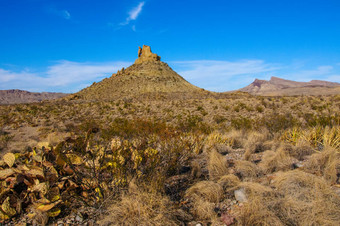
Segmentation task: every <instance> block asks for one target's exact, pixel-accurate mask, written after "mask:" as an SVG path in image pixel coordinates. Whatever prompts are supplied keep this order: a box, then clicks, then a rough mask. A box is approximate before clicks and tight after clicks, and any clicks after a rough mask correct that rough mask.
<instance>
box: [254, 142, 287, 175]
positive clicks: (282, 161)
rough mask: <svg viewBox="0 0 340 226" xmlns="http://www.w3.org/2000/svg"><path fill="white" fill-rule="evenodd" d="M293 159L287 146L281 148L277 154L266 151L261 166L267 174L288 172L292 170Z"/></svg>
mask: <svg viewBox="0 0 340 226" xmlns="http://www.w3.org/2000/svg"><path fill="white" fill-rule="evenodd" d="M292 164H293V159H292V158H291V157H290V156H289V152H288V151H287V148H286V147H285V146H280V147H279V148H278V150H277V151H276V152H274V151H266V152H264V153H263V156H262V161H261V162H260V164H259V166H260V167H261V169H262V170H263V171H264V172H265V173H273V172H276V171H286V170H290V169H292Z"/></svg>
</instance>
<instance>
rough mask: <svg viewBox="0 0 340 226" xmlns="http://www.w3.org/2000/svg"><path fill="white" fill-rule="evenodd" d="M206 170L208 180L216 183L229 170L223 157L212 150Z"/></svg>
mask: <svg viewBox="0 0 340 226" xmlns="http://www.w3.org/2000/svg"><path fill="white" fill-rule="evenodd" d="M208 170H209V178H210V180H213V181H217V180H218V179H220V178H221V177H222V176H224V175H226V174H228V172H229V170H228V165H227V162H226V159H225V157H224V156H223V155H221V154H219V153H218V152H217V151H215V150H212V151H211V152H210V154H209V162H208Z"/></svg>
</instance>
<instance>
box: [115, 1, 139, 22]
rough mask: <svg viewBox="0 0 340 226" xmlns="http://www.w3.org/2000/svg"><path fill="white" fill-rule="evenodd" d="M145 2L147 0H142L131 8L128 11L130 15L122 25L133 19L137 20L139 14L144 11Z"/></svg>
mask: <svg viewBox="0 0 340 226" xmlns="http://www.w3.org/2000/svg"><path fill="white" fill-rule="evenodd" d="M144 4H145V2H140V3H139V4H138V5H137V6H136V7H134V8H133V9H131V10H130V11H129V12H128V15H129V16H128V17H127V18H126V19H125V21H124V22H122V23H120V25H121V26H125V25H128V24H129V23H130V22H131V21H132V20H136V19H137V17H138V16H139V14H140V13H141V12H142V10H143V6H144Z"/></svg>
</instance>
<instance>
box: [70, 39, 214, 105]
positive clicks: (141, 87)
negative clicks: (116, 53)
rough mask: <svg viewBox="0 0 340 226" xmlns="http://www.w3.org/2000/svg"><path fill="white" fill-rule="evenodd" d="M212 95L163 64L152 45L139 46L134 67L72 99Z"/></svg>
mask: <svg viewBox="0 0 340 226" xmlns="http://www.w3.org/2000/svg"><path fill="white" fill-rule="evenodd" d="M204 94H210V92H208V91H204V90H203V89H201V88H198V87H196V86H194V85H192V84H190V83H189V82H187V81H186V80H185V79H184V78H183V77H181V76H180V75H178V74H177V73H176V72H175V71H173V70H172V69H171V68H170V67H169V66H168V64H166V63H164V62H162V61H161V60H160V57H159V56H158V55H157V54H154V53H152V52H151V48H150V47H149V46H146V45H143V48H141V47H139V51H138V58H137V60H136V61H135V63H134V64H133V65H131V66H130V67H128V68H126V69H125V68H122V69H121V70H120V71H118V72H117V73H115V74H112V76H111V77H110V78H105V79H104V80H102V81H101V82H98V83H93V84H92V85H91V86H90V87H87V88H85V89H83V90H81V91H79V92H78V93H75V94H73V95H71V96H69V97H68V98H69V99H71V100H74V99H80V100H116V99H119V98H122V97H124V98H128V97H143V96H149V97H154V96H157V95H158V96H159V95H171V96H174V97H176V98H185V97H192V96H195V95H204Z"/></svg>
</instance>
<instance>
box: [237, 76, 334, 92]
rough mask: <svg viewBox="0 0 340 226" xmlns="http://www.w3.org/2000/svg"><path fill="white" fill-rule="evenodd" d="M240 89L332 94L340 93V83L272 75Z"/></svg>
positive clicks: (244, 90) (246, 90) (247, 90)
mask: <svg viewBox="0 0 340 226" xmlns="http://www.w3.org/2000/svg"><path fill="white" fill-rule="evenodd" d="M240 91H243V92H248V93H250V94H253V95H267V96H292V95H332V94H338V93H340V83H337V82H328V81H321V80H312V81H310V82H296V81H291V80H286V79H282V78H278V77H271V78H270V80H269V81H267V80H260V79H255V80H254V82H253V83H251V84H250V85H248V86H246V87H244V88H242V89H240Z"/></svg>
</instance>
